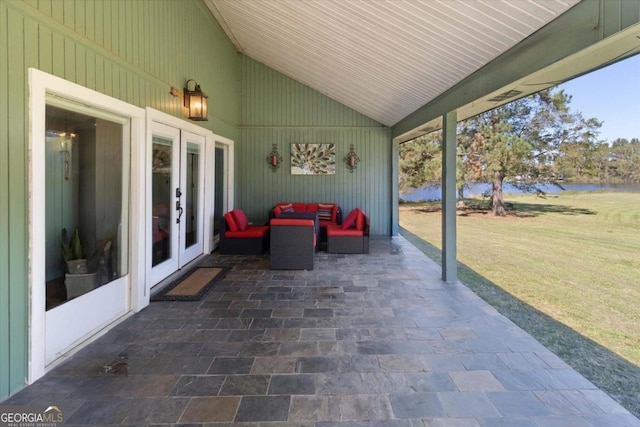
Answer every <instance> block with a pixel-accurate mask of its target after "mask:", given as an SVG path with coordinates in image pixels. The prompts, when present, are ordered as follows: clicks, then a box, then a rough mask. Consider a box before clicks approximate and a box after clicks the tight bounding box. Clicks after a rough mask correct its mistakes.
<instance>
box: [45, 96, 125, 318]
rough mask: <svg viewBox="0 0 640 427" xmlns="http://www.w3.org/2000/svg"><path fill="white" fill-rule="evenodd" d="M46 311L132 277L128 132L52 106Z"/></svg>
mask: <svg viewBox="0 0 640 427" xmlns="http://www.w3.org/2000/svg"><path fill="white" fill-rule="evenodd" d="M46 126H47V129H48V130H47V132H46V139H45V176H46V184H45V185H46V189H45V197H46V202H45V203H46V215H45V229H46V238H45V246H46V295H47V300H46V301H47V304H46V309H47V310H49V309H51V308H53V307H56V306H58V305H61V304H64V303H65V302H67V301H69V300H71V299H73V298H77V297H79V296H82V295H84V294H86V293H88V292H91V291H93V290H94V289H97V288H98V287H101V286H103V285H105V284H107V283H110V282H112V281H114V280H116V279H118V278H120V277H122V276H125V275H126V274H127V269H128V264H129V263H128V256H129V254H128V251H127V241H128V228H127V224H128V197H129V194H128V191H129V189H128V186H127V185H128V184H127V183H128V175H127V174H128V173H129V172H128V153H126V152H125V151H124V150H125V147H126V145H127V142H126V141H125V136H126V137H127V138H128V135H125V130H126V128H125V126H124V125H123V124H122V123H116V122H112V121H109V120H105V119H102V118H99V117H93V116H90V115H88V114H84V113H79V112H75V111H69V110H65V109H63V108H59V107H56V106H52V105H47V107H46Z"/></svg>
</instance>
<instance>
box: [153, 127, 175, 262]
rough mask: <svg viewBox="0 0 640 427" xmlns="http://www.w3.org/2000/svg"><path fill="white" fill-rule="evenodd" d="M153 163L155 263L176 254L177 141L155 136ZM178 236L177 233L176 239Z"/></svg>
mask: <svg viewBox="0 0 640 427" xmlns="http://www.w3.org/2000/svg"><path fill="white" fill-rule="evenodd" d="M152 152H153V154H152V156H153V166H152V173H151V176H152V178H151V179H152V191H151V197H152V200H151V205H152V211H151V224H152V240H151V245H152V247H153V253H152V257H151V259H152V261H151V265H152V266H153V267H155V266H156V265H158V264H160V263H163V262H165V261H167V260H169V259H170V258H171V256H172V253H171V252H172V248H171V239H172V235H174V234H175V233H172V228H173V227H172V226H173V221H172V214H173V209H172V204H173V199H174V196H173V191H174V190H173V189H174V187H173V179H172V176H173V163H174V161H175V159H174V158H173V141H172V140H171V139H168V138H163V137H159V136H154V137H153V148H152ZM176 237H177V236H173V238H176Z"/></svg>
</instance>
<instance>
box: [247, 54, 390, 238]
mask: <svg viewBox="0 0 640 427" xmlns="http://www.w3.org/2000/svg"><path fill="white" fill-rule="evenodd" d="M241 88H242V96H241V112H242V113H241V122H240V138H239V143H238V144H236V194H237V195H236V197H237V199H236V205H237V206H239V207H241V208H242V209H243V210H245V211H246V213H247V215H248V217H249V219H250V220H251V221H253V222H255V223H262V222H263V221H266V220H267V218H268V210H269V208H271V207H273V205H274V204H275V203H277V202H280V201H291V202H336V203H338V204H339V205H340V206H341V207H342V209H343V211H344V215H345V216H346V214H348V213H349V211H350V210H351V209H352V208H354V207H356V206H358V207H360V208H362V209H363V210H364V211H365V212H366V213H367V214H368V215H369V216H370V218H371V233H372V234H382V235H389V234H390V230H391V227H390V218H391V182H392V179H395V178H394V177H392V176H391V137H390V130H389V128H387V127H384V126H382V125H381V124H380V123H378V122H376V121H374V120H372V119H370V118H368V117H366V116H363V115H362V114H360V113H358V112H356V111H354V110H352V109H350V108H348V107H346V106H344V105H342V104H340V103H338V102H336V101H334V100H332V99H331V98H328V97H326V96H324V95H322V94H321V93H319V92H317V91H315V90H313V89H310V88H309V87H307V86H305V85H303V84H301V83H299V82H297V81H295V80H293V79H290V78H288V77H286V76H284V75H283V74H281V73H279V72H277V71H275V70H273V69H271V68H269V67H266V66H265V65H263V64H261V63H259V62H256V61H254V60H252V59H250V58H248V57H245V56H243V57H242V84H241ZM292 143H334V144H336V173H335V175H327V176H319V175H315V176H301V175H291V171H290V167H291V160H290V154H289V153H290V147H291V144H292ZM273 144H278V151H279V152H280V154H281V155H282V157H283V163H282V166H281V167H280V169H278V170H277V171H276V172H272V171H271V169H270V168H269V167H268V165H267V160H266V159H267V155H268V154H269V153H270V152H271V150H272V145H273ZM350 144H353V145H354V149H355V151H356V153H357V154H358V156H359V157H360V163H359V164H358V167H357V169H356V170H355V171H354V172H353V173H350V172H349V171H348V170H347V168H346V167H345V164H344V161H343V158H344V156H345V155H346V154H347V152H348V151H349V145H350Z"/></svg>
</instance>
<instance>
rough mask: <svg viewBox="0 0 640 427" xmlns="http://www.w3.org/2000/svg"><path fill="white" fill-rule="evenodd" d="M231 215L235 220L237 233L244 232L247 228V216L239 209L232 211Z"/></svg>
mask: <svg viewBox="0 0 640 427" xmlns="http://www.w3.org/2000/svg"><path fill="white" fill-rule="evenodd" d="M231 213H232V214H233V218H234V219H235V220H236V224H237V225H238V231H245V230H246V229H248V228H249V220H248V219H247V215H246V214H245V213H244V211H242V210H241V209H234V210H232V211H231Z"/></svg>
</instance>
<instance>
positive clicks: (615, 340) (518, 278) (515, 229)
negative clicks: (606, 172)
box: [400, 192, 640, 413]
mask: <svg viewBox="0 0 640 427" xmlns="http://www.w3.org/2000/svg"><path fill="white" fill-rule="evenodd" d="M505 201H506V202H508V203H512V204H513V207H512V208H511V209H510V212H509V214H508V216H507V217H503V218H499V217H494V216H492V215H490V214H488V213H487V211H486V210H483V209H479V208H477V207H478V205H479V204H480V201H471V202H470V203H469V204H468V205H469V207H468V208H465V209H461V210H459V211H458V217H457V234H458V236H457V242H458V253H457V257H458V262H459V263H461V264H464V266H465V267H468V269H467V268H460V271H459V278H460V280H461V281H462V282H463V283H465V284H468V285H470V287H471V288H472V289H474V286H472V285H473V284H474V283H481V282H485V283H488V282H490V284H491V286H492V289H493V290H490V289H489V288H486V289H485V291H483V292H484V294H482V292H478V293H479V294H480V296H481V297H483V298H485V299H487V300H488V302H489V303H491V304H494V303H496V304H497V305H500V304H503V305H504V307H503V308H504V309H505V310H506V311H511V312H512V313H511V315H510V314H508V313H504V312H503V314H505V315H506V316H507V317H510V318H512V315H513V316H516V317H517V316H519V314H518V311H517V310H510V309H509V308H508V307H507V304H506V303H501V302H498V301H491V299H492V298H493V297H494V294H495V290H496V289H498V290H500V291H504V293H506V294H509V295H511V296H513V297H515V298H513V301H516V304H517V305H518V306H519V307H521V308H522V307H525V306H530V307H533V308H534V309H537V310H539V311H540V312H541V313H543V314H542V317H548V318H551V319H553V320H555V323H557V324H560V325H564V327H566V328H564V331H565V332H562V333H558V330H560V329H562V328H559V329H557V328H556V329H554V328H555V327H553V328H552V329H554V330H549V326H545V327H542V326H535V325H528V324H530V323H535V322H537V320H535V319H538V318H540V316H537V317H536V316H533V317H532V316H531V315H523V317H522V318H521V319H513V318H512V320H514V322H516V323H517V324H519V325H520V326H521V327H523V328H524V329H526V330H529V329H528V328H527V326H530V327H531V329H533V330H535V329H536V327H537V328H538V329H539V330H538V331H537V334H536V333H534V332H535V331H531V330H530V333H532V334H533V335H534V336H535V337H536V338H538V339H539V340H541V341H542V342H543V344H545V345H547V346H548V347H550V348H551V349H552V351H554V352H556V353H557V354H558V355H560V356H561V357H565V356H566V358H568V359H571V358H572V357H573V358H575V359H576V360H574V361H573V362H576V361H577V363H578V364H580V363H584V364H589V363H591V364H592V365H593V366H591V367H590V368H587V369H582V370H581V369H579V367H578V366H575V363H571V360H569V363H570V364H572V365H574V367H575V368H576V369H578V370H579V371H581V372H582V373H583V374H584V375H585V376H587V377H588V378H589V379H591V380H592V381H594V382H596V384H598V385H599V386H601V387H602V384H599V383H598V377H599V376H603V377H604V376H611V375H613V374H612V373H611V372H608V373H606V375H605V374H604V373H603V372H605V371H602V370H601V368H602V366H601V365H602V364H605V365H607V366H609V365H611V364H615V365H616V366H617V368H616V370H618V371H619V370H622V371H623V372H621V373H620V374H621V375H626V376H628V375H629V372H626V371H625V369H626V368H625V369H623V368H620V366H626V367H627V368H629V369H631V371H633V368H634V367H635V368H637V367H638V366H640V193H614V192H611V193H576V192H573V193H572V192H569V193H563V194H560V195H558V196H548V197H547V198H537V197H535V196H533V195H507V196H506V197H505ZM474 205H475V207H474ZM400 225H401V227H403V228H404V229H406V230H408V231H409V232H411V233H413V234H414V235H416V236H418V237H420V238H422V239H424V240H425V241H426V242H428V243H430V244H431V245H433V246H435V247H437V248H438V249H440V248H441V212H440V204H439V203H423V204H402V205H400ZM433 252H434V254H435V255H436V258H437V257H438V256H439V254H438V253H437V252H438V251H437V250H435V249H434V250H433ZM474 291H476V292H477V290H476V289H474ZM503 299H504V298H503ZM496 304H494V305H496ZM509 304H511V305H513V303H509ZM497 308H498V309H499V310H500V307H497ZM512 308H513V307H512ZM545 315H546V316H545ZM550 324H551V323H550ZM569 331H574V333H573V338H572V339H568V338H566V337H565V336H564V335H566V334H570V335H571V332H569ZM575 332H577V334H575ZM576 337H577V338H576ZM583 337H586V338H587V340H583V339H582V338H583ZM545 338H547V340H546V341H545ZM549 340H553V342H551V343H550V342H549ZM576 340H577V341H576ZM578 341H580V343H579V342H578ZM589 341H593V342H594V343H597V344H599V345H600V346H602V347H603V349H597V350H598V351H595V350H593V349H591V350H584V349H583V348H582V347H583V344H585V343H588V342H589ZM549 344H551V345H549ZM576 346H579V347H578V348H576ZM596 347H597V345H596ZM592 350H593V351H592ZM607 350H608V351H607ZM610 353H612V354H610ZM572 354H573V355H572ZM598 354H600V356H598ZM609 356H611V357H610V358H609V360H607V358H608V357H609ZM602 357H604V360H602ZM616 359H621V360H616ZM580 360H581V361H580ZM625 361H626V362H625ZM614 362H615V363H614ZM617 362H620V365H619V364H618V363H617ZM629 362H630V363H629ZM599 369H600V372H598V370H599ZM590 370H591V371H593V372H592V375H589V371H590ZM585 371H586V372H585ZM634 375H638V373H637V371H636V372H633V375H632V378H635V380H634V381H635V382H636V387H635V389H636V394H635V396H636V400H637V396H638V394H637V393H638V388H640V385H637V383H638V382H639V380H640V377H634ZM603 381H606V378H603ZM611 387H612V388H613V390H611V389H607V387H603V388H604V389H605V390H607V391H609V392H610V394H612V395H615V394H616V389H619V388H620V387H627V388H628V385H624V384H614V385H612V386H611ZM611 387H610V388H611ZM623 400H624V399H623ZM636 405H637V404H636ZM626 406H627V407H628V405H626ZM634 409H635V410H633V411H632V412H635V413H638V412H640V406H638V407H636V408H634ZM630 410H631V408H630Z"/></svg>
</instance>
